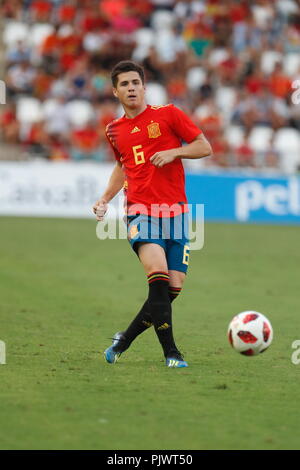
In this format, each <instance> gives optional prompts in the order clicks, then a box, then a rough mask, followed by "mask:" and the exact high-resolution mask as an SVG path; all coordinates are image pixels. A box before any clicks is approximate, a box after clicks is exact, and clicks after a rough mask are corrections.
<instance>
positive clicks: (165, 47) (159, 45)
mask: <svg viewBox="0 0 300 470" xmlns="http://www.w3.org/2000/svg"><path fill="white" fill-rule="evenodd" d="M155 48H156V51H157V54H158V55H159V57H160V59H161V60H162V61H163V62H173V61H174V60H176V49H175V47H174V34H173V32H172V31H170V30H168V29H166V30H164V31H158V32H157V33H156V35H155Z"/></svg>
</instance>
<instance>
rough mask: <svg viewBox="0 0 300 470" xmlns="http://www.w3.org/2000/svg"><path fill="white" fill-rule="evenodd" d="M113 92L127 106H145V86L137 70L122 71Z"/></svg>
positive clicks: (133, 107)
mask: <svg viewBox="0 0 300 470" xmlns="http://www.w3.org/2000/svg"><path fill="white" fill-rule="evenodd" d="M113 93H114V95H115V97H116V98H118V100H119V101H120V103H121V104H122V105H123V106H124V107H125V108H130V109H138V108H141V107H142V106H144V103H145V87H144V85H143V83H142V80H141V77H140V76H139V74H138V73H137V72H134V71H132V72H123V73H120V74H119V75H118V83H117V87H116V88H113Z"/></svg>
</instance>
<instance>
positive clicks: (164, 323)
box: [93, 61, 211, 367]
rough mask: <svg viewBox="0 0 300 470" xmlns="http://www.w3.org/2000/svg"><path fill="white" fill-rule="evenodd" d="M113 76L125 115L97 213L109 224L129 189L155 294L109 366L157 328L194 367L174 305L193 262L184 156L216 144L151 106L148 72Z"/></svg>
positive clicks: (175, 113) (114, 128)
mask: <svg viewBox="0 0 300 470" xmlns="http://www.w3.org/2000/svg"><path fill="white" fill-rule="evenodd" d="M111 79H112V85H113V94H114V96H115V97H117V98H118V100H119V101H120V103H121V105H122V107H123V109H124V112H125V114H124V115H123V116H122V117H121V118H119V119H116V120H114V121H112V122H111V123H110V124H108V126H107V128H106V136H107V138H108V141H109V143H110V145H111V146H112V149H113V151H114V154H115V158H116V165H115V168H114V170H113V172H112V174H111V177H110V179H109V181H108V185H107V188H106V190H105V192H104V194H103V195H102V196H101V197H100V199H99V200H98V201H97V202H96V203H95V204H94V206H93V211H94V213H95V214H96V219H97V220H98V221H102V220H103V218H104V215H105V213H106V211H107V207H108V203H109V201H111V199H112V198H113V197H114V196H115V195H116V194H117V193H118V192H119V191H120V190H121V189H122V188H123V187H124V190H125V195H126V199H127V203H126V205H127V208H126V215H127V230H128V240H129V242H130V244H131V246H132V248H133V249H134V251H135V252H136V254H137V255H138V257H139V260H140V262H141V263H142V265H143V267H144V270H145V273H146V275H147V280H148V284H149V294H148V298H147V299H146V301H145V303H144V305H143V306H142V308H141V310H140V311H139V312H138V314H137V315H136V317H135V318H134V319H133V321H132V322H131V324H130V325H129V326H128V328H127V329H126V330H124V331H122V332H119V333H116V334H115V336H114V338H113V343H112V345H111V346H110V347H108V348H107V349H106V350H105V352H104V356H105V359H106V361H107V362H109V363H111V364H113V363H115V362H116V361H117V360H118V359H119V357H120V355H121V354H122V353H124V351H126V349H128V348H129V346H130V344H131V343H132V341H133V340H134V339H135V338H136V337H137V336H138V335H140V334H141V333H143V331H145V330H147V329H148V328H149V327H151V326H154V329H155V333H156V335H157V337H158V340H159V342H160V344H161V346H162V349H163V353H164V356H165V359H166V362H165V363H166V365H167V366H168V367H187V365H188V364H187V363H186V361H185V360H184V359H183V357H182V354H181V353H180V351H179V350H178V348H177V346H176V344H175V340H174V337H173V328H172V308H171V303H172V301H173V300H174V299H175V298H176V297H177V296H178V294H179V293H180V291H181V289H182V285H183V283H184V279H185V276H186V272H187V268H188V262H189V241H188V234H187V199H186V195H185V180H184V169H183V165H182V161H181V159H182V158H202V157H206V156H209V155H210V154H211V146H210V144H209V142H208V141H207V140H206V138H205V137H204V135H203V133H202V131H201V130H200V129H199V128H198V127H197V126H196V125H195V124H194V123H193V122H192V121H191V120H190V118H189V117H188V116H187V115H186V114H185V113H184V112H183V111H181V110H179V109H178V108H176V107H175V106H174V105H172V104H168V105H165V106H151V105H147V103H146V101H145V80H144V70H143V68H142V67H141V66H140V65H139V64H136V63H135V62H132V61H122V62H119V63H118V64H117V65H116V66H115V67H114V68H113V70H112V73H111ZM182 141H185V142H186V143H187V145H182Z"/></svg>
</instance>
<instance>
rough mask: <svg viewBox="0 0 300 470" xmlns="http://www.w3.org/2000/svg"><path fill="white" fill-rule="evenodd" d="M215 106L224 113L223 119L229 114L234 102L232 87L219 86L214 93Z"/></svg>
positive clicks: (234, 95)
mask: <svg viewBox="0 0 300 470" xmlns="http://www.w3.org/2000/svg"><path fill="white" fill-rule="evenodd" d="M215 99H216V105H217V106H218V107H219V108H220V109H221V111H222V113H224V116H225V118H228V116H229V115H230V114H231V111H232V108H233V106H234V104H235V102H236V91H235V89H234V88H233V87H229V86H223V87H222V86H221V87H219V88H218V89H217V91H216V96H215Z"/></svg>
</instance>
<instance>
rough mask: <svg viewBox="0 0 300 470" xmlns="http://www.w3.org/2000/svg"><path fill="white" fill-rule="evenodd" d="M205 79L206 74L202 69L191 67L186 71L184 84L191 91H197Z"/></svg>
mask: <svg viewBox="0 0 300 470" xmlns="http://www.w3.org/2000/svg"><path fill="white" fill-rule="evenodd" d="M205 79H206V72H205V70H204V69H203V68H202V67H192V68H190V69H189V70H188V73H187V77H186V83H187V86H188V88H189V90H191V91H196V90H199V87H200V86H201V85H202V84H203V83H204V81H205Z"/></svg>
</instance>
